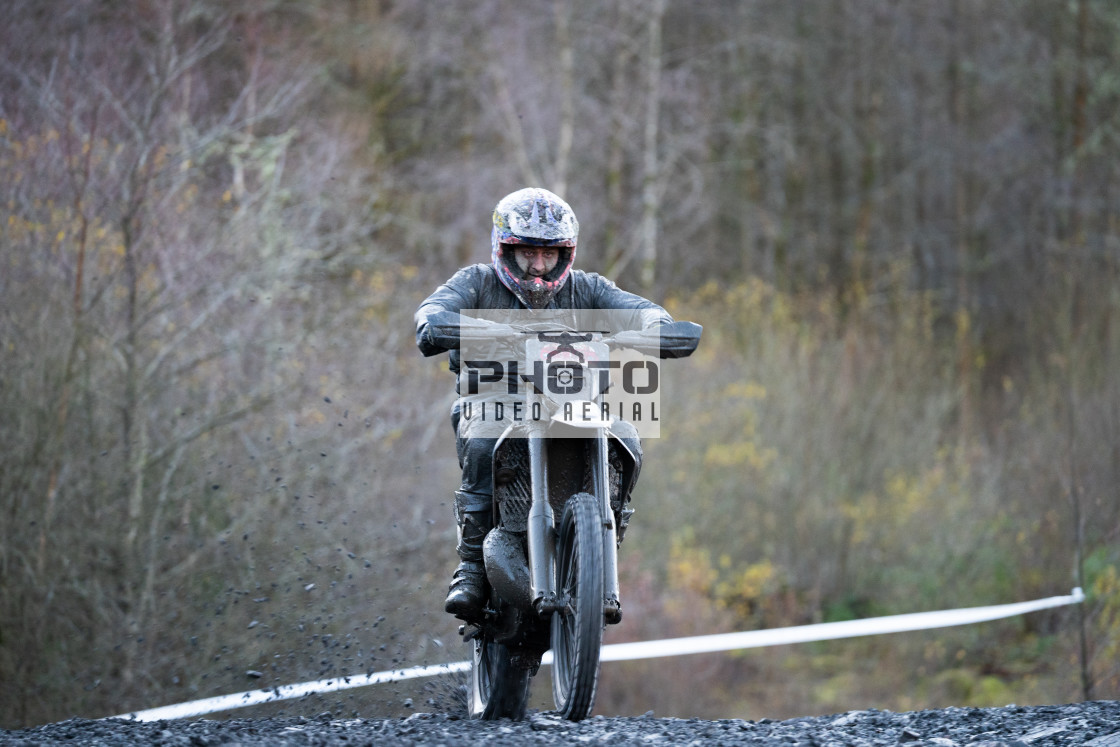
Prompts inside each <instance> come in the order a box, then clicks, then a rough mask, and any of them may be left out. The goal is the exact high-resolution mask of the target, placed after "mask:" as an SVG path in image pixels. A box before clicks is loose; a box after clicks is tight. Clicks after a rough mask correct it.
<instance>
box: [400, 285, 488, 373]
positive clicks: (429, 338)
mask: <svg viewBox="0 0 1120 747" xmlns="http://www.w3.org/2000/svg"><path fill="white" fill-rule="evenodd" d="M480 267H483V268H485V265H473V266H471V267H464V268H463V269H462V270H459V271H458V272H457V273H455V274H454V275H453V276H452V277H451V279H450V280H448V281H447V282H446V283H444V284H443V285H441V286H440V287H438V288H436V289H435V291H434V292H433V293H432V295H430V296H428V297H427V298H426V299H425V300H424V302H423V303H422V304H420V308H418V309H417V310H416V315H415V316H414V320H415V322H416V346H417V347H419V348H420V352H421V353H423V354H424V355H426V356H431V355H438V354H439V353H442V352H444V351H447V350H453V349H456V348H458V347H459V341H458V336H457V335H455V334H451V333H448V329H449V327H453V326H454V325H453V324H451V325H449V324H447V320H448V318H449V315H453V314H454V315H457V314H458V313H459V312H460V311H462V310H463V309H473V308H478V299H479V288H480V286H481V277H480V275H479V268H480ZM433 317H436V318H438V319H439V320H440V322H441V323H440V324H434V323H433Z"/></svg>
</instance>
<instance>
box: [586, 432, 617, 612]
mask: <svg viewBox="0 0 1120 747" xmlns="http://www.w3.org/2000/svg"><path fill="white" fill-rule="evenodd" d="M595 440H596V444H597V445H598V449H597V454H596V458H595V464H594V466H593V470H594V471H593V473H592V476H593V478H594V484H595V487H596V490H597V491H598V496H597V497H598V498H599V506H600V510H601V512H602V517H603V528H604V529H605V530H606V531H605V532H603V603H604V604H605V605H606V606H607V607H608V608H610V607H613V608H615V609H617V608H618V607H619V604H620V602H619V597H618V594H619V592H618V535H617V527H615V525H614V511H612V510H611V485H610V467H609V466H608V464H609V458H608V456H607V432H606V430H604V429H602V428H600V429H599V430H597V431H596V439H595Z"/></svg>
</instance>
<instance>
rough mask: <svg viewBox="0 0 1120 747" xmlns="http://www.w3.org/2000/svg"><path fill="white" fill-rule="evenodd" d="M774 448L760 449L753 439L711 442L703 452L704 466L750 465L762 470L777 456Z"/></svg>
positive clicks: (759, 470) (756, 469) (752, 467)
mask: <svg viewBox="0 0 1120 747" xmlns="http://www.w3.org/2000/svg"><path fill="white" fill-rule="evenodd" d="M777 456H778V453H777V452H776V451H775V450H774V449H765V448H764V449H760V448H759V447H758V444H756V443H755V442H754V441H737V442H734V443H718V442H717V443H712V444H709V445H708V448H707V450H706V451H705V452H704V466H705V467H750V468H751V469H753V470H755V471H757V472H762V471H764V470H765V469H766V468H767V467H768V466H770V465H771V464H772V463H773V462H774V460H775V459H776V458H777Z"/></svg>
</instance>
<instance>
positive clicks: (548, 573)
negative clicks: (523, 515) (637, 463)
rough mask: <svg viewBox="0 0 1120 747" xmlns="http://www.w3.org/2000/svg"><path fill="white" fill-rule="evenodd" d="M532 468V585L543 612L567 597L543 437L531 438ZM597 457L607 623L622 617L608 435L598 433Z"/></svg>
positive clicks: (595, 473)
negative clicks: (560, 585)
mask: <svg viewBox="0 0 1120 747" xmlns="http://www.w3.org/2000/svg"><path fill="white" fill-rule="evenodd" d="M528 441H529V470H530V485H531V494H532V503H531V505H530V508H529V519H528V527H527V528H528V534H529V536H528V544H529V584H530V588H531V592H532V593H531V598H532V603H533V607H534V609H536V610H537V612H538V613H540V614H542V615H543V614H547V613H549V612H555V611H556V610H558V609H561V608H563V606H564V605H565V604H566V600H563V599H560V598H559V595H558V593H557V590H556V524H555V520H554V518H553V514H552V506H551V504H550V503H549V500H548V455H547V454H546V453H545V447H544V439H543V438H539V437H538V438H529V439H528ZM594 442H595V448H596V452H595V457H594V459H593V460H592V464H591V482H592V485H594V486H595V493H596V496H597V497H598V498H599V505H600V517H601V520H602V526H603V529H604V530H605V531H604V532H603V609H604V615H605V617H606V620H607V622H610V623H614V622H618V621H619V620H620V619H621V617H622V612H621V605H620V602H619V590H618V529H617V527H616V526H615V521H614V511H612V510H611V490H610V468H609V466H608V465H609V463H610V462H609V460H608V454H607V434H606V431H605V430H603V429H599V430H597V431H596V433H595V438H594Z"/></svg>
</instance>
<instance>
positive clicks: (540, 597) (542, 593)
mask: <svg viewBox="0 0 1120 747" xmlns="http://www.w3.org/2000/svg"><path fill="white" fill-rule="evenodd" d="M529 476H530V481H531V486H532V487H531V493H532V504H531V505H530V507H529V522H528V532H529V537H528V539H529V584H530V586H531V590H532V601H533V606H534V607H536V608H537V610H538V611H539V612H542V613H543V612H546V611H548V610H550V609H551V608H552V607H554V606H555V600H556V581H555V578H556V572H555V569H554V567H553V564H554V562H555V556H556V549H555V547H556V532H555V529H554V525H553V518H552V506H551V505H550V504H549V502H548V459H547V455H546V454H545V453H544V439H543V438H541V437H540V436H534V437H530V438H529Z"/></svg>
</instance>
